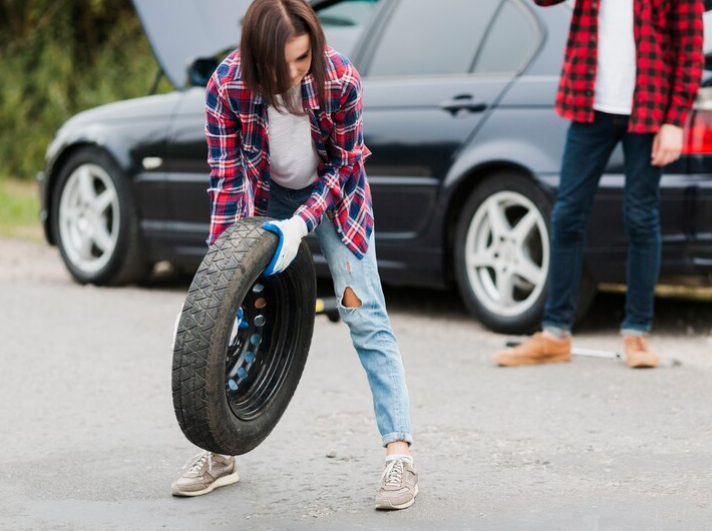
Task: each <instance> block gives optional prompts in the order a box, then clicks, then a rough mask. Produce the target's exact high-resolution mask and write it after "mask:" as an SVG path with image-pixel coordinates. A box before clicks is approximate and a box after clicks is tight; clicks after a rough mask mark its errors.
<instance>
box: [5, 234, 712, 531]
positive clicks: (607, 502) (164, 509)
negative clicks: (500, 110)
mask: <svg viewBox="0 0 712 531" xmlns="http://www.w3.org/2000/svg"><path fill="white" fill-rule="evenodd" d="M187 287H188V286H187V284H186V283H185V282H184V281H177V282H176V281H171V280H170V279H168V280H166V279H163V280H160V279H159V280H158V281H157V282H156V283H154V285H152V286H149V287H142V288H136V287H132V288H116V289H106V288H95V287H81V286H79V285H77V284H75V283H73V282H72V281H71V279H70V278H69V276H68V274H67V273H66V272H65V270H64V268H63V266H62V264H61V262H60V260H59V257H58V253H57V251H56V249H53V248H50V247H47V246H44V245H38V244H29V243H23V242H18V241H10V240H0V338H2V341H1V342H0V375H1V379H0V402H1V403H2V408H0V449H1V452H0V529H1V530H8V531H10V530H12V531H20V530H32V531H44V530H67V531H69V530H72V531H74V530H91V531H103V530H159V529H169V530H174V531H179V530H191V531H196V530H197V531H200V530H211V529H229V530H269V529H274V530H291V529H329V530H331V529H339V530H351V529H387V530H389V529H413V530H433V529H437V530H442V531H444V530H450V529H463V530H464V529H478V530H479V529H481V530H512V531H533V530H536V531H539V530H541V531H552V530H567V531H569V530H574V531H578V530H580V531H603V530H606V531H624V530H625V531H628V530H630V531H645V530H665V531H669V530H678V529H679V530H685V531H695V530H700V531H702V530H709V529H712V505H711V503H712V499H711V498H712V385H711V381H710V375H711V373H712V335H711V334H712V330H711V328H712V303H700V302H689V301H672V300H660V301H659V302H658V311H657V321H656V331H657V334H656V336H655V340H654V342H653V345H654V347H655V348H656V349H657V350H658V351H659V353H660V355H661V357H662V359H663V367H662V368H660V369H658V370H651V371H632V370H629V369H627V368H626V367H625V366H624V365H623V364H622V363H620V362H616V361H611V360H602V359H591V358H575V359H574V361H573V363H571V364H557V365H555V366H545V367H530V368H521V369H499V368H496V367H494V366H493V364H492V362H491V356H492V354H493V353H494V352H495V351H496V350H497V349H499V348H501V347H502V345H503V344H504V341H505V340H506V339H507V338H505V337H504V336H499V335H495V334H493V333H490V332H488V331H486V330H485V329H484V328H483V327H482V326H481V325H479V324H478V323H477V322H475V321H474V320H472V319H471V318H469V317H468V316H467V314H466V312H465V310H464V309H463V307H462V305H461V303H460V302H459V301H458V299H457V297H456V296H454V295H453V294H448V293H440V292H432V291H423V290H418V291H413V290H403V289H398V290H395V289H389V290H387V292H386V297H387V300H388V304H389V308H390V312H391V318H392V321H393V326H394V330H395V332H396V335H397V336H398V338H399V341H400V345H401V350H402V353H403V359H404V363H405V366H406V371H407V377H408V384H409V387H410V392H411V401H412V417H413V426H414V437H415V440H416V444H415V445H414V448H413V450H414V453H415V459H416V467H417V468H418V470H419V472H420V495H419V496H418V499H417V501H416V503H415V505H414V506H413V507H412V508H410V509H408V510H406V511H401V512H398V513H379V512H376V511H374V510H373V497H374V495H375V491H376V486H377V483H378V479H379V475H380V471H381V468H382V458H383V450H382V449H381V448H380V447H379V436H378V432H377V430H376V426H375V422H374V419H373V414H372V411H371V399H370V393H369V390H368V386H367V382H366V378H365V376H364V373H363V370H362V369H361V366H360V364H359V362H358V358H357V356H356V354H355V352H354V351H353V348H352V347H351V344H350V340H349V336H348V330H347V328H346V327H345V325H343V324H342V323H339V324H336V325H335V324H333V323H331V322H329V321H328V320H327V319H326V318H325V317H318V318H317V324H316V330H315V337H314V341H313V348H312V352H311V354H310V360H309V362H308V364H307V368H306V370H305V374H304V377H303V379H302V382H301V384H300V387H299V389H298V390H297V393H296V395H295V397H294V399H293V401H292V403H291V405H290V407H289V409H288V410H287V412H286V414H285V416H284V417H283V419H282V421H281V422H280V424H279V425H278V426H277V428H276V429H275V431H274V432H273V434H272V435H271V436H270V437H269V438H268V439H267V441H266V442H265V443H263V444H262V445H261V446H260V447H258V448H257V449H256V450H254V451H253V452H251V453H250V454H247V455H245V456H242V457H240V458H239V465H238V466H239V470H240V475H241V480H240V482H239V483H238V484H237V485H234V486H230V487H226V488H221V489H218V490H216V491H215V492H214V493H212V494H210V495H208V496H203V497H200V498H192V499H177V498H173V497H171V496H170V492H169V486H170V483H171V481H173V480H174V479H175V478H176V477H177V475H178V474H179V472H180V470H181V466H182V465H183V464H184V463H185V462H186V461H187V460H188V459H189V458H190V457H191V456H192V455H194V454H195V453H196V452H197V450H196V449H195V448H194V447H192V446H191V445H190V444H189V443H188V442H187V441H186V440H185V439H184V437H183V436H182V434H181V432H180V429H179V427H178V425H177V423H176V421H175V418H174V415H173V409H172V402H171V389H170V367H171V355H172V352H171V348H170V342H171V333H172V326H173V321H174V319H175V316H176V313H177V312H178V310H179V308H180V306H181V304H182V300H183V296H184V293H185V291H186V290H187ZM622 305H623V299H622V297H621V296H619V295H605V296H602V297H599V300H598V301H597V302H596V304H595V305H594V308H593V310H592V314H591V316H590V317H589V319H588V320H587V321H586V323H585V324H584V325H583V326H582V327H581V328H580V329H579V330H578V332H577V335H576V339H575V344H576V345H577V346H580V347H588V348H598V349H619V348H620V344H619V338H618V336H617V327H618V322H619V321H620V319H621V317H622ZM334 454H335V456H334V457H327V456H328V455H334Z"/></svg>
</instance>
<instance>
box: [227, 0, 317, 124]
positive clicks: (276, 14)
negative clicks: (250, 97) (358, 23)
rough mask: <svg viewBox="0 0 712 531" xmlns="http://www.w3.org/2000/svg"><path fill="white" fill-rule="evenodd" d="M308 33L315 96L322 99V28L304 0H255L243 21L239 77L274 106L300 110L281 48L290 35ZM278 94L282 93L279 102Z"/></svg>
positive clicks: (300, 105) (297, 95)
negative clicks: (292, 90)
mask: <svg viewBox="0 0 712 531" xmlns="http://www.w3.org/2000/svg"><path fill="white" fill-rule="evenodd" d="M304 34H307V35H309V41H310V46H311V56H312V60H311V68H310V69H309V72H310V73H311V74H312V75H313V76H314V81H315V84H316V91H317V97H318V98H319V101H320V102H323V101H324V85H325V81H326V72H325V71H326V64H325V63H326V61H325V58H324V46H325V44H326V38H325V37H324V30H323V29H322V27H321V23H320V22H319V19H318V18H317V15H316V13H315V12H314V10H313V9H312V7H311V6H310V5H309V4H308V3H307V2H306V1H305V0H255V1H254V2H252V4H250V7H249V8H248V9H247V13H246V14H245V18H244V19H243V22H242V38H241V41H240V53H241V55H242V60H241V67H242V80H243V81H244V83H245V85H247V88H248V89H250V90H251V91H253V92H258V93H260V94H261V95H262V97H263V98H264V99H265V100H266V101H267V103H268V104H269V105H271V106H273V107H275V108H277V109H280V110H281V108H285V107H286V109H287V110H288V111H289V112H290V113H293V114H303V113H304V109H303V108H302V99H301V93H298V94H296V95H294V94H291V95H290V94H289V89H290V88H291V84H292V82H291V78H290V76H289V68H288V66H287V59H286V57H285V56H284V48H285V46H286V45H287V41H289V39H291V38H292V37H297V36H300V35H304ZM277 95H281V96H282V97H283V101H284V103H283V104H280V102H279V101H278V99H277V98H276V96H277Z"/></svg>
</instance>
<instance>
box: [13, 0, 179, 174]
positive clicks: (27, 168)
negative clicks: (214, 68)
mask: <svg viewBox="0 0 712 531" xmlns="http://www.w3.org/2000/svg"><path fill="white" fill-rule="evenodd" d="M0 65H2V66H1V67H0V177H1V176H15V177H19V178H24V179H26V178H31V177H33V176H34V174H35V173H36V172H37V171H38V170H40V169H42V168H43V166H44V152H45V150H46V148H47V145H48V144H49V142H50V141H51V139H52V137H53V136H54V133H55V132H56V131H57V129H58V128H59V126H60V125H61V124H62V123H63V122H64V121H65V120H67V119H68V118H69V117H70V116H72V115H73V114H75V113H77V112H79V111H81V110H84V109H88V108H90V107H95V106H97V105H101V104H104V103H108V102H111V101H117V100H121V99H126V98H132V97H138V96H143V95H145V94H147V93H148V91H149V89H150V87H151V85H152V83H153V79H154V77H155V75H156V72H157V71H158V65H157V64H156V61H155V59H154V58H153V55H152V53H151V50H150V47H149V44H148V41H147V39H146V37H145V35H144V34H143V29H142V28H141V25H140V23H139V20H138V17H137V15H136V13H135V11H134V9H133V6H132V5H131V2H130V0H3V2H0ZM166 88H167V83H165V82H164V84H163V85H162V89H163V90H165V89H166Z"/></svg>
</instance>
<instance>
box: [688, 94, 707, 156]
mask: <svg viewBox="0 0 712 531" xmlns="http://www.w3.org/2000/svg"><path fill="white" fill-rule="evenodd" d="M684 138H685V141H684V143H683V146H682V153H683V154H685V155H712V91H711V89H710V88H708V87H705V88H702V89H700V92H699V94H698V96H697V101H696V102H695V106H694V108H693V109H692V111H691V112H690V116H689V118H688V119H687V124H686V125H685V137H684Z"/></svg>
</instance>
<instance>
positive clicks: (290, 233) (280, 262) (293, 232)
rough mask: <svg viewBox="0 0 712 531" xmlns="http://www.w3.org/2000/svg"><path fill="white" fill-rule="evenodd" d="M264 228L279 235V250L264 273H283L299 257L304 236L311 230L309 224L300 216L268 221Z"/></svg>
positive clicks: (267, 274)
mask: <svg viewBox="0 0 712 531" xmlns="http://www.w3.org/2000/svg"><path fill="white" fill-rule="evenodd" d="M262 228H263V229H265V230H268V231H270V232H274V233H275V234H276V235H277V236H279V245H277V250H276V251H275V253H274V256H273V257H272V261H271V262H270V263H269V265H268V266H267V269H265V272H264V275H265V276H266V277H268V276H270V275H275V274H277V273H281V272H282V271H284V270H285V269H287V268H288V267H289V264H291V263H292V261H293V260H294V259H295V258H296V257H297V253H298V252H299V244H300V243H301V242H302V238H304V236H306V235H307V234H309V230H308V229H307V224H306V223H305V222H304V220H303V219H302V218H300V217H299V216H293V217H291V218H289V219H284V220H281V221H268V222H266V223H264V224H263V225H262Z"/></svg>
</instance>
